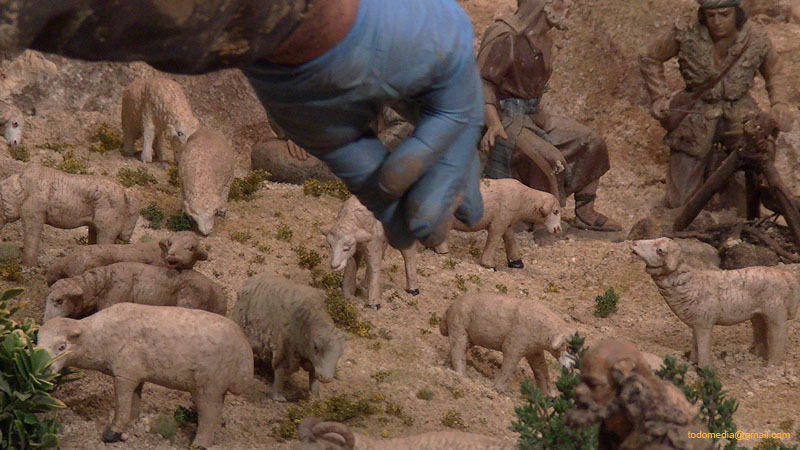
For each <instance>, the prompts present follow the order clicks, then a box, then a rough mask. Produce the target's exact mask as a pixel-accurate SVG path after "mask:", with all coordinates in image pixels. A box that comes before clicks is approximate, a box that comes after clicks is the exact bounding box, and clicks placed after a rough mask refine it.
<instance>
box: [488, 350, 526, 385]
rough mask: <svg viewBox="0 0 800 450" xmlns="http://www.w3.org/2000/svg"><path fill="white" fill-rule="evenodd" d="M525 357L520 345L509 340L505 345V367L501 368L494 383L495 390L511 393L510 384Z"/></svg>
mask: <svg viewBox="0 0 800 450" xmlns="http://www.w3.org/2000/svg"><path fill="white" fill-rule="evenodd" d="M524 355H525V352H524V350H523V348H521V346H520V345H519V344H516V343H513V342H509V340H508V339H507V340H506V341H505V342H504V343H503V365H502V366H501V367H500V375H499V376H498V377H497V378H496V379H495V381H494V388H495V389H496V390H497V391H498V392H508V391H510V387H509V385H508V382H509V380H511V377H512V376H513V375H514V370H516V369H517V366H519V362H520V360H521V359H522V357H523V356H524Z"/></svg>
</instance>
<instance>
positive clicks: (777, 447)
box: [740, 438, 797, 450]
mask: <svg viewBox="0 0 800 450" xmlns="http://www.w3.org/2000/svg"><path fill="white" fill-rule="evenodd" d="M740 448H742V449H744V448H745V447H740ZM753 450H797V446H796V445H792V446H791V447H790V446H788V445H786V444H784V443H783V442H781V441H780V439H777V438H766V439H762V440H760V441H759V442H758V445H756V446H755V447H753Z"/></svg>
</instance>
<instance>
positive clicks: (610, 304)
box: [594, 288, 619, 317]
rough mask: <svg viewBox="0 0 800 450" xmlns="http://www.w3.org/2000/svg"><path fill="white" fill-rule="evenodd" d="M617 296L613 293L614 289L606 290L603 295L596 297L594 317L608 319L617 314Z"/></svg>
mask: <svg viewBox="0 0 800 450" xmlns="http://www.w3.org/2000/svg"><path fill="white" fill-rule="evenodd" d="M618 301H619V296H617V293H616V292H614V288H608V289H607V290H606V292H605V293H604V294H603V295H598V296H597V297H595V299H594V315H595V317H608V316H609V315H611V314H613V313H615V312H617V302H618Z"/></svg>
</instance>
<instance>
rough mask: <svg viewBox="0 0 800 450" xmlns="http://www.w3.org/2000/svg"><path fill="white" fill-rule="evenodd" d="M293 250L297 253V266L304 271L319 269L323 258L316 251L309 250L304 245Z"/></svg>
mask: <svg viewBox="0 0 800 450" xmlns="http://www.w3.org/2000/svg"><path fill="white" fill-rule="evenodd" d="M292 250H293V251H294V252H295V254H297V259H298V261H297V264H298V265H299V266H300V268H302V269H308V270H311V269H313V268H314V267H317V266H318V265H319V263H320V262H322V258H321V257H320V256H319V253H317V252H315V251H314V250H307V249H306V248H305V246H303V245H298V246H295V247H292Z"/></svg>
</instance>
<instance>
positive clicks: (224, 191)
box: [176, 127, 234, 236]
mask: <svg viewBox="0 0 800 450" xmlns="http://www.w3.org/2000/svg"><path fill="white" fill-rule="evenodd" d="M233 156H234V154H233V150H232V149H231V146H230V144H229V143H228V139H227V138H226V137H225V136H224V135H223V134H222V133H220V132H219V131H217V130H215V129H213V128H208V127H200V128H198V130H197V131H195V132H194V133H193V134H192V135H191V136H189V140H188V141H186V145H185V146H184V147H183V148H182V149H181V150H180V152H179V153H177V154H176V160H177V161H178V175H180V177H181V192H182V193H183V210H184V211H185V212H186V214H188V215H189V217H191V218H192V220H194V222H195V223H196V224H197V229H198V231H200V233H201V234H202V235H204V236H208V235H209V234H210V233H211V230H212V229H213V228H214V217H215V216H224V215H225V206H226V205H227V204H228V191H230V188H231V183H232V182H233V165H234V160H233Z"/></svg>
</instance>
